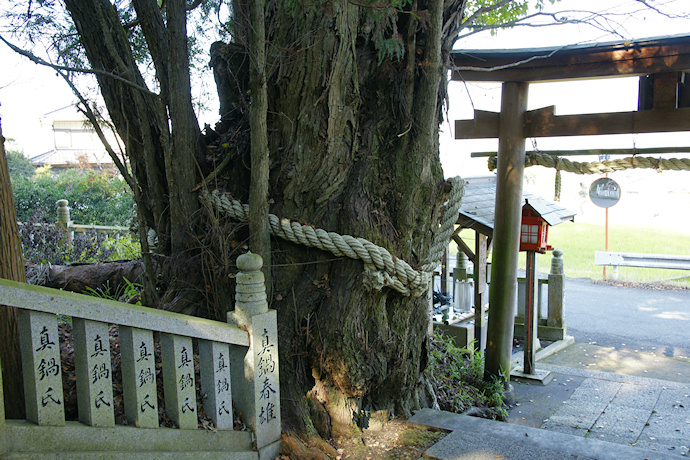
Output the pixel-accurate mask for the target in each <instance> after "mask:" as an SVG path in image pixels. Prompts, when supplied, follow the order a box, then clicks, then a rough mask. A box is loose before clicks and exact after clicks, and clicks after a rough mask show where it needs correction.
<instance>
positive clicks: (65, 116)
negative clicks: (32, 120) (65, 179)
mask: <svg viewBox="0 0 690 460" xmlns="http://www.w3.org/2000/svg"><path fill="white" fill-rule="evenodd" d="M40 131H41V134H40V135H41V137H42V138H43V139H42V142H41V144H42V145H44V146H45V147H44V148H46V149H47V150H44V151H42V152H41V153H33V154H28V155H27V156H28V157H29V159H30V160H31V162H32V163H33V164H34V166H37V167H38V166H51V167H52V168H53V169H66V168H75V167H87V168H93V169H114V164H113V160H112V159H111V158H110V156H109V155H108V153H107V152H106V150H105V148H104V147H103V144H102V143H101V140H100V139H99V138H98V135H97V134H96V131H95V130H94V129H93V127H92V126H91V124H90V123H89V122H88V121H86V119H85V118H84V117H83V116H82V115H81V114H80V113H79V112H77V110H76V109H75V107H74V106H68V107H64V108H62V109H58V110H56V111H53V112H50V113H48V114H46V115H45V116H44V117H43V118H42V119H41V130H40ZM103 131H104V133H105V135H106V138H107V139H108V142H109V143H110V145H111V146H113V148H116V146H117V145H118V143H117V139H116V137H115V135H114V133H113V132H112V131H111V130H110V129H107V128H105V127H104V130H103Z"/></svg>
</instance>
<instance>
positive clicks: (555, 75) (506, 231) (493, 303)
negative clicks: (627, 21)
mask: <svg viewBox="0 0 690 460" xmlns="http://www.w3.org/2000/svg"><path fill="white" fill-rule="evenodd" d="M452 60H453V65H454V71H453V74H452V79H453V80H460V81H493V82H503V87H502V95H501V112H500V113H493V112H486V111H479V110H475V112H474V119H473V120H456V122H455V138H456V139H487V138H498V140H499V143H498V160H497V187H496V213H495V215H496V220H495V226H494V240H493V263H492V265H491V280H492V289H491V293H490V299H489V304H490V311H491V314H490V315H489V322H488V331H487V349H486V361H485V362H486V366H485V375H486V376H500V375H501V374H502V371H505V372H506V373H509V372H510V358H511V352H512V339H513V315H512V313H513V312H512V308H513V305H514V303H515V301H516V297H517V291H516V288H515V287H514V286H515V279H516V277H517V267H518V245H519V238H520V216H521V208H522V183H523V177H524V169H525V140H526V138H528V137H552V136H582V135H596V134H632V133H658V132H676V131H690V81H687V80H686V78H687V77H688V76H690V74H688V73H686V71H688V70H690V36H688V35H684V36H673V37H663V38H654V39H646V40H640V41H634V42H631V41H619V42H611V43H606V44H598V45H578V46H568V47H563V48H539V49H521V50H463V51H456V52H454V53H453V54H452ZM635 75H638V76H640V86H639V88H640V89H639V98H638V110H636V111H633V112H619V113H595V114H585V115H564V116H555V115H554V108H553V107H547V108H543V109H538V110H533V111H529V112H528V111H527V93H528V87H529V83H531V82H546V81H559V80H560V81H564V80H574V79H589V78H600V77H614V76H635ZM630 153H632V151H631V152H630ZM560 155H567V152H561V153H560Z"/></svg>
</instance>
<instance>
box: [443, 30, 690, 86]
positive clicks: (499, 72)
mask: <svg viewBox="0 0 690 460" xmlns="http://www.w3.org/2000/svg"><path fill="white" fill-rule="evenodd" d="M451 60H452V63H453V66H454V70H453V73H452V77H451V78H452V79H453V80H457V81H501V82H503V81H525V82H538V81H559V80H573V79H583V78H598V77H611V76H626V75H629V76H631V75H647V74H652V73H658V72H675V71H684V70H686V69H690V36H688V35H685V36H674V37H661V38H651V39H643V40H634V41H628V40H625V41H622V40H621V41H616V42H609V43H601V44H593V45H572V46H566V47H561V48H531V49H509V50H505V49H501V50H459V51H453V52H452V53H451Z"/></svg>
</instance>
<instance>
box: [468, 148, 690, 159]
mask: <svg viewBox="0 0 690 460" xmlns="http://www.w3.org/2000/svg"><path fill="white" fill-rule="evenodd" d="M534 153H541V154H542V155H553V156H557V157H571V156H580V155H626V156H632V155H641V156H653V155H661V154H664V153H690V147H650V148H645V149H635V148H625V149H582V150H538V151H537V150H531V151H529V152H527V156H530V155H531V154H534ZM497 154H498V152H496V151H495V150H494V151H493V152H472V154H471V155H470V156H471V157H472V158H486V157H495V156H496V155H497Z"/></svg>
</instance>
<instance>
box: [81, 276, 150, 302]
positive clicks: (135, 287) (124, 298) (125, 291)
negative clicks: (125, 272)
mask: <svg viewBox="0 0 690 460" xmlns="http://www.w3.org/2000/svg"><path fill="white" fill-rule="evenodd" d="M123 280H124V282H125V283H124V284H123V285H121V286H120V287H118V288H117V289H113V288H111V286H110V283H109V282H106V285H105V286H104V287H102V288H98V289H94V288H92V287H87V288H86V289H85V291H84V293H85V294H88V295H90V296H93V297H99V298H101V299H108V300H115V301H118V302H126V303H132V304H134V305H141V304H142V303H141V291H142V289H143V286H142V285H141V284H139V283H133V282H131V281H130V280H128V279H127V278H123Z"/></svg>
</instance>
